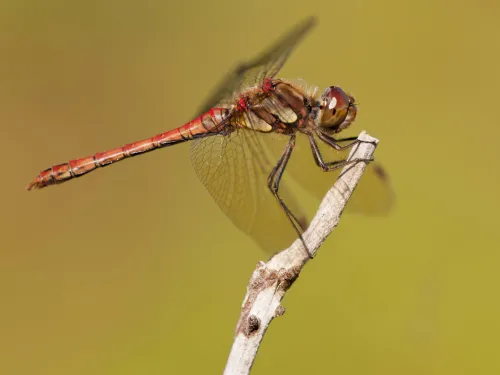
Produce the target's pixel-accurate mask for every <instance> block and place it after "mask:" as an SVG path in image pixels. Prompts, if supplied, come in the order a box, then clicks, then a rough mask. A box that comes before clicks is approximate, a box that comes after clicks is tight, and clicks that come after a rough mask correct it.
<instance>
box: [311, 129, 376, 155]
mask: <svg viewBox="0 0 500 375" xmlns="http://www.w3.org/2000/svg"><path fill="white" fill-rule="evenodd" d="M316 134H318V137H319V139H321V140H322V141H323V142H325V143H326V144H327V145H329V146H331V147H333V148H334V149H335V150H337V151H343V150H345V149H348V148H351V147H352V146H355V145H357V144H358V143H361V142H366V141H360V140H359V139H358V137H348V138H342V139H335V138H333V137H331V136H329V135H328V134H324V133H322V132H317V133H316ZM346 141H351V142H350V143H348V144H346V145H343V146H341V145H339V142H346ZM368 143H372V142H368Z"/></svg>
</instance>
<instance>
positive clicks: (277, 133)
mask: <svg viewBox="0 0 500 375" xmlns="http://www.w3.org/2000/svg"><path fill="white" fill-rule="evenodd" d="M316 23H317V21H316V18H315V17H309V18H307V19H306V20H304V21H302V22H300V23H298V24H297V25H296V26H295V27H293V29H292V30H291V31H289V32H288V33H287V34H285V35H284V36H283V37H282V38H281V39H279V40H278V41H277V42H276V43H275V44H274V45H272V46H271V47H269V48H268V49H267V50H265V51H264V52H263V53H261V54H260V55H259V56H258V57H257V58H255V59H253V60H250V61H248V62H246V63H242V64H239V65H238V66H237V67H236V68H235V69H234V70H232V71H231V72H230V73H229V74H228V75H226V77H225V78H224V79H223V81H222V82H221V83H220V84H219V85H218V86H216V88H215V90H214V91H213V92H212V94H211V95H210V96H209V99H208V100H207V101H206V102H205V103H204V104H203V105H202V106H201V109H200V111H199V114H198V116H197V117H195V118H194V119H193V120H191V121H189V122H187V123H186V124H184V125H182V126H180V127H177V128H174V129H172V130H169V131H166V132H164V133H160V134H158V135H156V136H153V137H150V138H147V139H144V140H141V141H138V142H133V143H129V144H126V145H125V146H121V147H117V148H114V149H111V150H108V151H105V152H99V153H96V154H93V155H90V156H87V157H84V158H80V159H75V160H71V161H69V162H66V163H63V164H58V165H54V166H52V167H50V168H48V169H45V170H44V171H42V172H40V174H39V175H38V176H36V178H35V179H33V180H32V181H31V182H30V183H29V184H28V185H27V187H26V188H27V190H35V189H40V188H44V187H47V186H50V185H55V184H60V183H62V182H66V181H69V180H71V179H74V178H76V177H81V176H83V175H86V174H87V173H89V172H91V171H94V170H96V169H98V168H101V167H105V166H108V165H111V164H114V163H116V162H118V161H120V160H124V159H127V158H129V157H132V156H136V155H140V154H143V153H146V152H149V151H153V150H156V149H160V148H163V147H168V146H173V145H176V144H179V143H184V142H188V141H189V142H190V143H191V149H190V155H191V161H192V165H193V167H194V170H195V172H196V174H197V176H198V177H199V179H200V180H201V182H202V183H203V184H204V185H205V187H206V188H207V190H208V192H209V193H210V195H211V196H212V197H213V199H214V200H215V202H216V203H217V204H218V206H219V207H220V208H221V209H222V211H223V212H224V213H225V214H226V215H227V216H228V217H229V218H230V219H231V220H232V222H233V223H234V224H235V225H236V227H238V228H239V229H240V230H241V231H243V232H244V233H246V234H247V235H249V236H250V237H251V238H252V239H253V240H255V241H256V242H257V244H258V245H260V247H262V248H263V249H264V250H267V251H269V252H276V251H278V250H280V249H281V248H284V247H285V246H287V245H290V244H291V243H292V242H293V241H294V240H296V239H297V238H301V239H302V234H303V232H304V231H305V230H306V229H307V226H308V224H309V219H308V214H307V212H306V209H305V208H304V207H303V205H302V204H301V203H300V202H299V200H298V199H296V196H295V195H294V194H293V186H292V185H293V184H294V183H296V185H297V186H302V187H303V188H304V189H305V190H306V191H309V192H310V193H312V194H313V195H314V196H315V197H317V198H319V199H321V198H322V197H323V196H324V194H325V193H326V191H327V190H328V189H329V188H330V187H331V186H332V184H333V182H335V180H336V178H337V176H338V172H339V171H340V169H341V168H342V167H344V166H346V165H347V164H348V163H353V162H367V163H369V162H371V163H369V164H368V168H367V170H366V172H365V175H364V176H363V180H362V181H361V184H360V185H359V186H358V188H357V189H356V191H355V192H354V194H353V197H352V199H351V200H350V202H349V203H348V205H347V210H348V211H351V212H354V213H361V214H365V215H370V216H372V215H385V214H387V213H388V212H389V211H390V209H391V207H392V205H393V200H394V199H393V197H394V194H393V192H392V187H391V184H390V181H389V178H388V175H387V173H386V172H385V170H384V169H383V168H382V166H381V165H379V164H378V163H376V162H372V160H352V161H349V162H348V161H347V160H346V158H347V153H348V151H349V149H351V148H352V147H353V146H355V145H356V144H358V143H359V141H358V139H357V138H356V137H347V138H339V136H338V134H339V133H341V132H342V131H343V130H345V129H347V128H348V127H349V126H350V125H351V124H352V123H353V121H354V120H355V118H356V116H357V112H358V105H357V103H356V100H355V98H354V96H353V95H351V94H349V93H347V92H346V91H344V90H343V89H342V88H340V87H338V86H330V87H328V88H326V89H325V90H324V92H323V93H322V94H321V95H319V94H318V88H317V87H313V86H308V85H307V84H306V83H305V82H303V81H294V80H285V79H280V78H277V77H276V76H277V74H278V72H279V71H280V69H281V68H282V67H283V65H284V63H285V62H286V61H287V59H288V57H289V56H290V54H291V52H292V51H293V50H294V49H295V48H296V46H297V45H298V44H299V42H300V41H301V40H302V39H303V38H304V37H305V35H306V34H307V33H308V32H310V31H311V29H312V28H313V27H314V26H315V25H316ZM292 156H293V157H292ZM324 172H332V173H324ZM335 172H337V174H336V173H335Z"/></svg>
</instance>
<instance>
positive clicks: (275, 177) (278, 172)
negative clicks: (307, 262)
mask: <svg viewBox="0 0 500 375" xmlns="http://www.w3.org/2000/svg"><path fill="white" fill-rule="evenodd" d="M294 146H295V134H292V135H291V136H290V140H289V141H288V143H287V145H286V147H285V150H284V151H283V154H282V155H281V157H280V159H279V160H278V162H277V163H276V165H275V166H274V168H273V170H272V171H271V173H270V174H269V177H268V178H267V187H268V188H269V190H270V191H271V193H272V194H273V195H274V197H275V198H276V200H277V201H278V203H279V205H280V206H281V208H282V209H283V211H285V214H286V215H287V217H288V220H289V221H290V223H291V224H292V226H293V228H294V229H295V231H296V232H297V234H298V236H299V238H300V240H301V241H302V243H303V244H304V247H305V249H306V251H307V254H308V256H309V257H310V258H312V256H311V252H310V251H309V249H308V248H307V245H306V243H305V242H304V239H303V238H302V233H303V232H304V230H305V229H306V228H305V227H304V226H305V224H304V223H301V221H300V220H298V219H297V217H296V216H295V215H294V214H293V212H292V211H291V210H290V209H289V208H288V206H287V205H286V204H285V202H284V201H283V199H282V198H281V197H280V195H279V186H280V182H281V178H282V176H283V172H284V171H285V168H286V165H287V163H288V160H290V156H291V155H292V151H293V148H294Z"/></svg>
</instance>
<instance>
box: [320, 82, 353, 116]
mask: <svg viewBox="0 0 500 375" xmlns="http://www.w3.org/2000/svg"><path fill="white" fill-rule="evenodd" d="M322 104H323V105H322V107H323V115H322V117H321V123H322V125H323V126H336V125H339V124H340V123H342V122H343V121H344V120H345V118H346V116H347V110H348V109H349V105H350V104H351V102H350V98H349V96H348V95H347V94H346V93H345V92H344V90H342V89H341V88H340V87H336V86H330V87H329V88H327V89H326V90H325V92H324V93H323V96H322Z"/></svg>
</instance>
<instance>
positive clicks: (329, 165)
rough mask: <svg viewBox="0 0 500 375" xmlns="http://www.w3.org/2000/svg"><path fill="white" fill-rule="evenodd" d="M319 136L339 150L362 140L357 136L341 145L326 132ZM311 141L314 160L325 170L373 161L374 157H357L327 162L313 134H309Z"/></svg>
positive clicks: (329, 170)
mask: <svg viewBox="0 0 500 375" xmlns="http://www.w3.org/2000/svg"><path fill="white" fill-rule="evenodd" d="M318 136H319V138H320V139H321V140H322V141H324V142H325V143H327V144H328V145H330V146H332V147H333V148H335V149H336V150H339V151H341V150H344V149H346V148H349V147H352V146H354V145H357V144H358V143H360V142H361V141H360V140H358V139H357V138H356V140H355V141H353V142H351V143H349V144H347V145H345V146H340V145H339V144H337V143H336V140H335V139H333V138H331V137H328V136H326V135H325V134H321V133H318ZM347 139H349V138H347ZM337 142H338V141H337ZM309 143H310V145H311V149H312V152H313V156H314V161H315V162H316V164H317V165H318V167H320V168H321V169H322V170H323V171H325V172H331V171H334V170H336V169H339V168H342V167H345V166H346V165H351V164H356V163H358V162H365V163H369V162H371V161H373V159H362V158H356V159H352V160H335V161H333V162H325V160H324V159H323V155H321V151H320V150H319V147H318V144H317V143H316V140H315V139H314V137H313V136H312V135H310V136H309Z"/></svg>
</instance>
